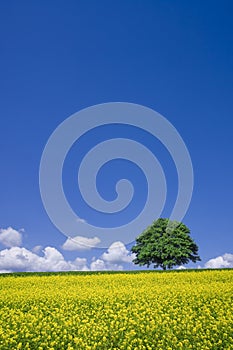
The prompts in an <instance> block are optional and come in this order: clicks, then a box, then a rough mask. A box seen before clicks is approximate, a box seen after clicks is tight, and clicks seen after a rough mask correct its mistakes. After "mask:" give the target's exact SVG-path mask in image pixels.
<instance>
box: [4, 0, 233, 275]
mask: <svg viewBox="0 0 233 350" xmlns="http://www.w3.org/2000/svg"><path fill="white" fill-rule="evenodd" d="M232 7H233V5H232V2H231V1H226V0H225V1H222V2H221V3H220V2H219V1H208V0H207V1H204V2H203V1H195V2H194V1H190V2H187V1H172V0H171V1H147V2H144V1H128V0H126V1H89V2H86V1H72V0H71V1H69V2H65V1H56V2H55V1H50V2H46V1H40V2H30V1H20V2H17V1H5V2H1V3H0V33H1V39H0V42H1V46H0V50H1V55H0V57H1V58H0V76H1V79H0V96H1V104H0V130H1V137H0V146H1V148H0V149H1V152H0V162H1V163H0V164H1V172H0V174H1V175H0V176H1V177H0V196H1V201H0V229H1V231H0V232H1V233H0V242H1V243H0V249H1V250H4V254H5V255H4V256H6V254H10V253H9V250H10V249H12V246H13V245H15V246H18V248H17V247H13V248H17V249H18V251H17V249H16V251H15V252H13V253H14V254H16V253H17V254H19V252H21V253H22V249H26V250H27V251H28V252H32V249H33V247H35V246H41V248H40V249H41V251H40V249H39V247H38V248H37V249H35V253H33V254H38V255H39V256H40V257H41V256H43V254H45V253H44V252H43V249H46V247H52V248H54V249H56V250H57V251H59V252H60V253H61V254H62V256H63V257H64V261H66V262H67V261H74V260H75V259H76V258H77V257H79V258H80V259H86V262H84V260H82V262H83V264H84V265H85V264H87V266H89V264H90V262H91V261H94V262H96V261H97V260H98V259H99V260H101V261H102V262H103V263H102V262H99V264H100V265H101V264H102V267H103V266H106V262H107V264H108V263H113V264H115V263H116V264H117V263H119V262H120V263H121V265H122V266H123V267H124V268H134V267H133V266H132V265H130V264H129V263H128V261H129V260H127V259H128V258H125V257H126V256H128V255H127V254H128V253H127V252H126V251H127V250H126V251H124V253H123V255H124V254H125V255H124V256H123V258H122V257H120V258H119V261H117V259H115V260H114V258H113V259H112V260H111V258H109V259H108V258H106V255H105V256H104V257H103V254H110V253H109V251H108V252H107V253H106V249H105V250H95V249H93V250H91V251H69V250H66V249H64V247H63V248H62V245H63V244H64V242H65V241H66V237H65V236H64V235H63V234H62V233H61V232H59V230H57V229H56V227H55V226H54V225H53V224H52V223H51V221H50V220H49V218H48V216H47V213H46V212H45V209H44V207H43V204H42V201H41V197H40V190H39V165H40V159H41V155H42V152H43V149H44V147H45V144H46V142H47V140H48V138H49V137H50V135H51V133H52V132H53V131H54V130H55V128H56V127H57V126H58V125H59V124H60V123H62V122H63V121H64V120H65V119H66V118H68V117H69V116H70V115H72V114H73V113H75V112H77V111H79V110H81V109H83V108H86V107H89V106H92V105H95V104H100V103H107V102H114V101H123V102H131V103H136V104H140V105H144V106H147V107H149V108H152V109H154V110H155V111H157V112H159V113H161V114H162V115H163V116H164V117H166V118H167V119H168V120H169V121H170V122H171V123H172V124H173V125H174V126H175V128H176V129H177V130H178V132H179V133H180V135H181V136H182V138H183V140H184V141H185V143H186V146H187V148H188V150H189V153H190V155H191V159H192V163H193V169H194V179H195V181H194V192H193V197H192V201H191V205H190V207H189V210H188V212H187V214H186V216H185V217H184V219H183V222H184V223H185V224H186V225H187V226H188V227H189V228H190V230H191V235H192V237H193V238H194V239H195V241H196V242H197V244H198V246H199V253H200V255H201V258H202V262H201V266H204V265H205V264H206V263H207V261H209V260H210V259H213V258H216V257H219V259H220V260H221V259H222V260H224V259H232V255H231V254H233V251H232V246H233V238H232V237H233V236H232V224H231V218H232V214H233V213H232V208H233V205H232V198H233V186H232V178H233V164H232V149H233V147H232V131H233V128H232V127H233V121H232V115H233V113H232V112H233V100H232V92H233V89H232V87H233V86H232V83H233V67H232V62H233V60H232V58H233V46H232V35H233V24H232V16H231V13H232ZM126 129H127V128H123V127H119V128H118V130H117V129H116V128H115V127H113V126H109V127H108V128H104V127H102V128H99V130H95V131H96V133H90V134H89V135H87V137H86V139H85V140H84V141H83V143H82V144H81V146H80V145H79V146H78V145H76V144H75V145H74V147H72V149H71V150H70V152H69V154H68V156H67V159H66V162H65V165H64V174H63V175H64V190H65V193H66V195H67V198H68V199H69V201H70V203H71V204H72V207H73V208H74V209H75V210H77V209H78V210H79V211H80V216H81V217H85V218H86V219H87V220H90V221H92V222H95V223H98V224H100V225H102V226H108V225H111V226H114V225H116V223H117V222H119V221H118V220H120V221H121V222H125V221H126V220H127V219H128V218H129V217H132V216H133V214H134V213H137V212H138V210H139V209H140V208H141V206H142V205H143V201H145V190H146V184H145V182H143V174H142V173H141V172H140V170H139V169H137V168H136V167H135V166H134V165H132V164H130V163H129V162H121V163H119V164H120V165H119V164H118V163H116V162H115V163H114V164H112V168H111V167H110V165H109V166H107V165H106V167H105V169H104V168H103V170H102V171H101V172H102V173H100V174H99V177H98V178H97V180H98V181H97V185H98V189H99V191H100V193H101V194H102V195H103V196H104V197H105V199H109V200H111V199H113V198H114V193H115V192H114V191H112V188H113V182H114V179H116V178H118V177H121V175H122V176H124V177H127V176H130V180H131V181H132V183H134V187H135V198H134V200H135V201H134V202H133V203H132V206H131V208H130V210H131V211H130V212H128V213H125V214H124V213H123V214H122V215H121V216H120V217H119V218H117V216H116V215H113V216H112V218H110V216H109V215H101V216H99V217H97V215H96V213H93V212H91V211H90V210H88V209H87V208H85V206H83V205H81V204H80V199H79V196H78V189H77V188H75V186H76V185H77V183H76V171H77V162H78V159H79V157H80V153H79V152H80V150H81V152H83V151H84V150H85V149H88V147H89V146H90V143H91V144H95V142H96V143H97V142H99V140H104V139H107V138H108V137H109V136H110V137H113V136H114V135H116V134H117V133H118V132H119V134H120V135H121V137H122V135H123V136H125V135H127V132H129V133H131V136H132V137H133V138H135V139H137V140H139V141H140V142H144V144H145V145H146V146H147V147H152V148H153V150H154V152H155V154H156V157H157V158H158V159H159V160H160V162H161V165H162V166H163V169H164V172H165V175H166V179H167V182H168V196H167V201H166V206H165V210H164V213H163V214H164V216H169V213H170V211H171V209H172V206H173V203H174V200H175V196H176V191H177V175H176V171H175V168H174V164H173V163H172V160H171V158H170V156H169V154H168V153H167V151H166V149H164V147H163V146H162V145H161V144H160V143H159V142H158V141H156V140H151V139H150V137H149V136H148V135H145V134H143V133H139V132H138V131H137V130H133V129H132V128H131V129H130V130H126ZM85 147H86V148H85ZM101 176H102V178H101ZM76 192H77V197H76ZM8 227H12V228H13V229H14V230H15V231H12V230H8V231H6V230H7V228H8ZM20 229H24V231H19V230H20ZM12 232H13V233H12ZM15 232H18V235H17V233H15ZM1 235H4V237H3V236H2V239H1ZM7 235H8V238H7ZM19 236H20V237H19ZM9 237H10V238H9ZM7 239H8V240H7ZM11 240H12V241H11ZM6 242H8V243H6ZM12 242H13V243H12ZM20 247H21V248H20ZM52 248H51V249H52ZM19 249H21V250H19ZM122 249H123V250H124V248H122ZM6 250H7V251H6ZM54 251H55V250H53V252H54ZM47 252H48V251H47ZM13 253H12V254H13ZM24 253H25V252H24ZM24 253H22V254H24ZM226 253H227V254H228V255H227V257H226V256H225V257H226V258H223V256H224V254H226ZM14 254H13V255H11V258H12V256H13V257H14V256H15V255H14ZM28 254H29V253H28ZM31 254H32V253H31ZM116 254H117V253H116ZM93 257H94V258H93ZM121 258H122V261H120V259H121ZM4 259H5V258H2V261H3V262H2V265H1V268H0V270H7V269H10V270H11V269H20V267H19V266H18V267H15V268H14V266H13V267H12V268H11V267H9V266H8V267H7V266H6V267H4V261H5V260H4ZM59 259H61V256H60V258H58V260H59ZM220 260H218V261H220ZM222 260H221V261H222ZM59 261H60V260H59ZM104 264H105V265H104ZM20 266H21V265H20ZM22 266H23V265H22ZM43 266H44V265H43ZM67 266H71V265H67ZM76 266H77V265H76ZM108 266H110V265H108ZM190 266H193V265H190ZM110 267H111V266H110ZM67 268H68V267H67Z"/></svg>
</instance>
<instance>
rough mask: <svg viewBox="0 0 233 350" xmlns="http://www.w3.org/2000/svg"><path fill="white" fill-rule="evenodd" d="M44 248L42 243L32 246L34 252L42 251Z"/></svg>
mask: <svg viewBox="0 0 233 350" xmlns="http://www.w3.org/2000/svg"><path fill="white" fill-rule="evenodd" d="M42 249H43V246H42V245H36V246H35V247H33V248H32V252H33V253H36V254H38V253H40V252H41V251H42Z"/></svg>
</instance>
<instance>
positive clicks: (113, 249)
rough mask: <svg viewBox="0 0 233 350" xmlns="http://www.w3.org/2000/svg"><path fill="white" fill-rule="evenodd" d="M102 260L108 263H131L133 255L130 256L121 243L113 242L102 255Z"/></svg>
mask: <svg viewBox="0 0 233 350" xmlns="http://www.w3.org/2000/svg"><path fill="white" fill-rule="evenodd" d="M102 259H103V260H104V261H106V262H110V263H131V262H132V260H133V259H134V254H130V252H129V250H127V249H126V247H125V245H124V244H123V243H122V242H119V241H118V242H114V243H112V244H111V245H110V247H109V248H108V250H107V252H105V253H103V255H102Z"/></svg>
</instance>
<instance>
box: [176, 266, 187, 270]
mask: <svg viewBox="0 0 233 350" xmlns="http://www.w3.org/2000/svg"><path fill="white" fill-rule="evenodd" d="M176 270H186V267H185V266H183V265H181V266H178V267H177V268H176Z"/></svg>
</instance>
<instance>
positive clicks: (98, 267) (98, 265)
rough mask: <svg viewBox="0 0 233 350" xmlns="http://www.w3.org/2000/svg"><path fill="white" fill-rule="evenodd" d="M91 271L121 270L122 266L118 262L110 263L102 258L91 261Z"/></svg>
mask: <svg viewBox="0 0 233 350" xmlns="http://www.w3.org/2000/svg"><path fill="white" fill-rule="evenodd" d="M90 269H91V271H113V270H114V271H122V270H123V266H122V265H118V264H111V263H109V262H106V261H104V260H102V259H97V260H95V261H92V263H91V265H90Z"/></svg>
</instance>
